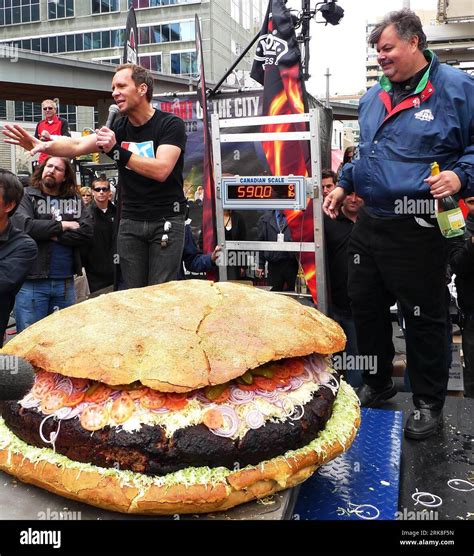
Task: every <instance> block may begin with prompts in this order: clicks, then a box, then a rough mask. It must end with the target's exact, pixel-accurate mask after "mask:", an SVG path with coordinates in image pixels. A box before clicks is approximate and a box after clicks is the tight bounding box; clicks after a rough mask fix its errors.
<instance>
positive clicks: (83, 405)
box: [68, 402, 90, 419]
mask: <svg viewBox="0 0 474 556" xmlns="http://www.w3.org/2000/svg"><path fill="white" fill-rule="evenodd" d="M89 405H90V403H88V402H82V403H80V404H78V405H76V407H73V408H71V413H70V414H69V417H68V419H73V418H74V417H77V416H78V415H80V414H81V413H82V410H83V409H85V408H86V407H87V406H89Z"/></svg>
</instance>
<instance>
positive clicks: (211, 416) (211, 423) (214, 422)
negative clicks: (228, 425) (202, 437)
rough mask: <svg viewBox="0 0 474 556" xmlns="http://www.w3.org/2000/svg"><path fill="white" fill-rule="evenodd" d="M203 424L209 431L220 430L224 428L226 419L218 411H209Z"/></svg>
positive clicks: (203, 419)
mask: <svg viewBox="0 0 474 556" xmlns="http://www.w3.org/2000/svg"><path fill="white" fill-rule="evenodd" d="M202 422H203V423H204V424H205V425H206V427H208V428H209V429H220V428H222V427H223V426H224V417H223V416H222V413H221V412H220V411H219V410H218V409H209V410H207V411H206V413H204V415H203V418H202Z"/></svg>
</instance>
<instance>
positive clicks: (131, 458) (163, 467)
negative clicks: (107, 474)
mask: <svg viewBox="0 0 474 556" xmlns="http://www.w3.org/2000/svg"><path fill="white" fill-rule="evenodd" d="M334 398H335V396H334V394H333V393H332V391H331V390H330V389H329V388H327V387H325V386H322V387H321V388H320V389H319V390H318V391H317V392H315V393H314V396H313V398H312V399H311V400H310V401H309V402H308V403H307V404H305V405H304V414H303V416H302V417H301V418H300V419H298V420H292V419H287V420H285V421H284V422H271V421H267V422H266V423H265V426H262V427H260V428H258V429H251V430H249V431H248V432H247V433H246V434H245V436H244V437H243V438H237V439H236V440H232V439H229V438H223V437H220V436H216V435H215V434H213V433H212V432H211V431H210V430H209V429H208V428H207V427H206V426H205V425H203V424H199V425H193V426H190V427H186V428H183V429H179V430H177V431H176V432H175V433H174V434H173V435H172V436H171V437H167V436H166V435H165V431H164V429H163V427H161V426H158V425H156V426H152V425H142V426H141V428H140V430H138V431H135V432H133V433H130V432H126V431H123V430H120V429H117V428H115V427H110V426H106V427H104V428H103V429H101V430H99V431H96V432H94V433H91V432H89V431H86V430H85V429H83V428H82V426H81V425H80V422H79V420H78V419H70V420H63V421H62V422H61V428H60V431H59V434H58V437H57V439H56V446H55V449H56V452H57V453H59V454H63V455H65V456H67V457H68V458H70V459H71V460H75V461H79V462H83V463H91V464H93V465H98V466H100V467H115V468H117V469H122V470H131V471H135V472H139V473H144V474H147V475H166V474H167V473H172V472H174V471H178V470H180V469H184V468H186V467H202V466H209V467H219V466H223V467H227V468H230V469H232V468H235V467H236V465H237V464H238V465H239V466H240V467H244V466H246V465H256V464H258V463H260V462H262V461H265V460H268V459H271V458H274V457H276V456H279V455H282V454H284V453H285V452H286V451H288V450H296V449H298V448H301V447H303V446H305V445H306V444H308V443H309V442H311V440H313V439H314V438H316V436H317V435H318V433H319V432H320V431H321V430H323V429H324V427H325V425H326V422H327V421H328V419H329V417H330V416H331V413H332V405H333V402H334ZM0 411H1V412H2V415H3V418H4V420H5V423H6V425H7V426H8V427H9V428H10V430H11V431H12V432H13V433H14V434H15V435H16V436H18V437H19V438H21V439H22V440H23V441H25V442H26V443H28V444H30V445H33V446H37V447H40V448H46V447H48V448H51V445H50V444H45V443H44V442H43V441H42V439H41V437H40V435H39V427H40V424H41V421H42V420H43V418H44V415H43V414H41V413H38V412H37V411H35V410H34V409H25V408H22V407H21V406H20V405H19V404H18V402H16V401H10V402H2V403H1V404H0ZM57 429H58V422H57V421H56V419H54V420H53V419H48V420H47V421H46V422H45V424H44V426H43V435H44V436H45V437H46V438H50V433H51V432H54V431H56V430H57Z"/></svg>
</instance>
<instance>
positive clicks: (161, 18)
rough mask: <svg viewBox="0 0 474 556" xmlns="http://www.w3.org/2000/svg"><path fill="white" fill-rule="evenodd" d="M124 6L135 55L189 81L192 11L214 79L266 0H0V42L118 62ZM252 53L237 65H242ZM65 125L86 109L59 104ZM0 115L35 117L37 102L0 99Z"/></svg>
mask: <svg viewBox="0 0 474 556" xmlns="http://www.w3.org/2000/svg"><path fill="white" fill-rule="evenodd" d="M130 6H133V7H134V8H135V10H136V17H137V24H138V35H139V36H138V54H139V62H140V64H141V65H143V66H145V67H146V68H148V69H150V70H153V71H156V72H159V73H163V74H171V75H176V76H186V77H189V79H190V80H191V81H192V80H195V78H196V76H197V72H198V68H197V61H196V48H195V24H194V19H195V14H198V16H199V19H200V22H201V34H202V39H203V54H204V67H205V71H206V79H207V80H208V81H209V82H211V83H212V82H214V83H216V82H217V81H219V79H220V78H221V77H222V76H223V75H225V73H226V71H227V70H228V69H229V68H230V66H231V65H232V64H233V63H234V61H235V60H236V58H237V57H238V56H239V55H240V53H241V52H242V50H243V49H244V48H245V47H246V46H247V45H248V43H249V42H250V41H251V39H252V38H253V37H254V36H255V35H256V34H257V32H258V31H259V29H260V27H261V25H262V22H263V18H264V15H265V10H266V7H267V1H266V0H0V28H1V29H2V35H1V37H0V48H1V47H2V44H3V45H4V46H6V45H7V44H8V45H13V46H14V47H15V48H20V49H23V50H30V51H34V52H40V53H45V54H52V55H54V56H64V57H67V58H69V59H71V58H72V59H77V60H88V61H96V62H101V63H107V64H114V65H116V64H118V63H120V59H121V56H122V52H123V45H124V37H125V23H126V19H127V12H128V9H129V7H130ZM251 61H252V53H250V54H248V55H247V56H246V58H245V59H244V60H243V61H242V63H241V64H240V65H239V69H240V70H249V69H250V67H251ZM59 107H60V115H61V116H64V117H66V118H67V119H68V120H69V122H70V123H71V128H72V129H73V130H77V131H80V130H81V128H82V127H84V126H91V127H92V126H93V125H94V123H96V122H94V121H93V120H95V119H96V117H95V118H94V116H93V113H92V112H91V109H90V108H87V109H84V110H81V107H79V108H77V107H75V106H72V105H71V106H69V105H63V104H62V103H61V99H59ZM0 119H7V120H10V121H11V120H15V121H20V122H37V121H39V120H40V119H41V106H40V104H38V103H33V102H26V101H21V102H18V101H17V102H15V100H14V99H12V100H11V101H9V100H7V99H0Z"/></svg>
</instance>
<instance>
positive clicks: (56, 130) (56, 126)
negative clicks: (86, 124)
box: [35, 99, 71, 164]
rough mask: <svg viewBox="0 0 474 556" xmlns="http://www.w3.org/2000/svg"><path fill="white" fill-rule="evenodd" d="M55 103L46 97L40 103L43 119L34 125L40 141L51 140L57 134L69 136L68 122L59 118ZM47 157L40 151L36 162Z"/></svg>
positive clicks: (41, 162) (36, 135) (40, 161)
mask: <svg viewBox="0 0 474 556" xmlns="http://www.w3.org/2000/svg"><path fill="white" fill-rule="evenodd" d="M57 109H58V107H57V104H56V103H55V102H54V100H50V99H46V100H43V102H42V103H41V110H42V112H43V119H42V120H41V122H39V123H38V125H37V126H36V131H35V137H36V138H37V139H40V140H41V141H52V140H53V139H54V137H55V136H56V137H57V136H59V135H66V136H67V137H70V136H71V134H70V132H69V124H68V121H67V120H65V119H64V118H60V117H59V116H58V115H57V114H56V112H57ZM47 158H49V156H48V155H47V154H46V153H40V155H39V158H38V162H39V164H43V162H44V161H45V160H46V159H47Z"/></svg>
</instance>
